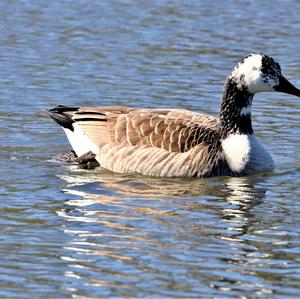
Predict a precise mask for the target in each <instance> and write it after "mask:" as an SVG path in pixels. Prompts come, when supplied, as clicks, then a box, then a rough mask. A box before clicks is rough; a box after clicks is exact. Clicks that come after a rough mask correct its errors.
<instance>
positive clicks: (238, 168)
mask: <svg viewBox="0 0 300 299" xmlns="http://www.w3.org/2000/svg"><path fill="white" fill-rule="evenodd" d="M222 148H223V150H224V154H225V158H226V161H227V163H228V165H229V167H230V168H231V169H232V170H233V171H235V172H243V173H245V174H248V173H251V172H255V171H267V170H272V169H273V168H274V162H273V159H272V157H271V155H270V154H269V153H268V152H267V151H266V149H265V148H264V147H263V146H262V144H261V143H260V142H259V141H258V140H257V138H256V137H255V135H254V134H251V135H247V134H231V135H229V136H228V137H227V138H226V139H224V140H223V141H222Z"/></svg>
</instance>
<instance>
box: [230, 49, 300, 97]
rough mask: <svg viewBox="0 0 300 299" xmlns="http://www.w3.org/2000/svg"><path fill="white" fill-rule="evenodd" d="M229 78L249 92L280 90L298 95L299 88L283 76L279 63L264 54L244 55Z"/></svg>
mask: <svg viewBox="0 0 300 299" xmlns="http://www.w3.org/2000/svg"><path fill="white" fill-rule="evenodd" d="M229 78H231V79H232V80H234V81H235V82H236V83H237V85H238V87H240V88H243V89H246V90H247V91H248V92H249V93H250V94H255V93H258V92H265V91H281V92H285V93H290V94H293V95H297V96H300V94H299V90H298V89H296V88H295V87H294V86H293V85H292V84H291V83H289V82H288V81H287V80H286V79H285V78H284V77H283V75H282V73H281V67H280V65H279V63H278V62H277V61H276V60H275V59H274V58H272V57H271V56H268V55H265V54H250V55H248V56H246V57H245V58H243V59H242V60H241V61H240V63H239V64H238V65H237V66H236V67H235V68H234V69H233V70H232V72H231V74H230V75H229Z"/></svg>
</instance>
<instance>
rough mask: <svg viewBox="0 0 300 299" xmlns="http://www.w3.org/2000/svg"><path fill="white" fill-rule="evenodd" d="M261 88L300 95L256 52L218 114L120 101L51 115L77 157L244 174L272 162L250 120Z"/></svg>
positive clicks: (233, 77) (197, 173)
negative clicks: (142, 106)
mask: <svg viewBox="0 0 300 299" xmlns="http://www.w3.org/2000/svg"><path fill="white" fill-rule="evenodd" d="M263 91H279V92H284V93H288V94H292V95H295V96H300V90H299V89H297V88H296V87H294V86H293V85H292V84H291V83H290V82H289V81H287V80H286V79H285V78H284V77H283V75H282V73H281V68H280V65H279V63H277V62H276V61H275V60H274V59H273V58H272V57H270V56H267V55H264V54H250V55H248V56H246V57H245V58H244V59H242V60H241V61H240V63H239V64H238V65H237V66H236V67H235V68H234V69H233V70H232V72H231V73H230V75H229V76H228V78H227V80H226V83H225V87H224V93H223V98H222V100H221V109H220V119H217V118H214V117H211V116H207V115H203V114H198V113H195V112H192V111H188V110H183V109H138V108H129V107H122V106H112V107H97V108H77V107H76V108H75V107H66V106H58V107H56V108H54V109H50V110H48V113H49V115H50V117H51V118H53V119H54V120H55V121H56V122H57V123H58V124H59V125H61V126H62V127H63V129H64V131H65V133H66V135H67V137H68V139H69V141H70V144H71V145H72V147H73V149H74V151H75V153H76V154H77V156H78V157H79V160H80V157H82V158H83V159H85V160H89V159H93V158H95V159H96V160H97V161H98V162H99V164H100V165H101V166H102V167H104V168H107V169H109V170H112V171H115V172H119V173H129V172H137V173H141V174H144V175H151V176H161V177H172V176H182V177H198V178H200V177H210V176H220V175H230V176H241V175H247V174H251V173H253V172H256V171H270V170H272V169H273V167H274V163H273V160H272V157H271V156H270V154H269V153H268V152H267V151H266V150H265V148H264V147H263V146H262V144H261V143H260V142H259V141H258V140H257V138H256V137H255V135H254V132H253V129H252V124H251V105H252V99H253V96H254V94H256V93H258V92H263Z"/></svg>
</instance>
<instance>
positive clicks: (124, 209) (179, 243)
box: [57, 170, 266, 287]
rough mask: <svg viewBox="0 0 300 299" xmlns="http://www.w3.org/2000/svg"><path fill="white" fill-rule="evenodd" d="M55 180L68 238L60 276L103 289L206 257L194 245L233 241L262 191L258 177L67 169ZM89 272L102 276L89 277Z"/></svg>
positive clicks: (236, 240)
mask: <svg viewBox="0 0 300 299" xmlns="http://www.w3.org/2000/svg"><path fill="white" fill-rule="evenodd" d="M61 178H62V179H64V180H65V182H66V185H65V187H64V188H63V191H64V192H66V193H67V194H69V195H70V200H68V201H66V202H65V206H64V208H63V209H60V210H59V211H57V214H58V215H59V216H61V217H62V218H64V219H65V220H67V221H66V222H65V229H64V231H65V233H66V234H67V235H68V236H71V240H70V241H69V242H68V243H67V244H66V246H65V249H66V252H65V256H62V257H61V258H62V259H63V260H65V261H67V262H68V265H69V269H68V270H67V271H66V276H68V277H70V275H71V276H72V277H73V278H74V277H80V278H78V279H80V280H85V281H86V282H87V283H88V284H92V285H95V284H96V285H97V284H98V285H101V286H118V287H119V286H120V285H122V284H123V283H124V284H125V281H127V282H128V280H138V279H140V278H138V277H143V275H144V276H145V277H149V276H150V277H152V276H155V275H159V273H160V271H162V269H161V265H163V264H165V263H170V261H172V265H173V263H175V264H176V263H177V262H178V263H182V262H181V259H184V262H185V263H186V266H187V267H188V268H190V267H191V269H195V265H194V263H195V259H199V261H201V259H202V258H203V256H202V255H206V254H209V250H206V251H205V253H204V251H203V252H202V251H201V250H200V251H199V242H200V243H201V246H203V250H205V248H206V246H208V247H210V246H211V245H212V244H215V243H216V240H217V239H219V240H223V241H224V240H225V241H226V242H227V241H228V240H229V242H231V244H234V246H238V245H237V244H239V243H240V242H241V239H240V238H241V236H242V235H243V234H246V233H247V232H248V230H249V229H251V228H252V227H253V225H254V224H255V207H256V206H257V205H259V204H260V203H261V202H263V201H264V197H265V193H266V190H265V189H264V188H263V187H261V186H262V185H263V181H264V178H261V177H239V178H234V177H225V178H222V179H220V178H212V179H205V180H187V179H157V178H149V177H141V176H135V175H116V174H112V173H110V172H108V171H94V172H89V171H84V170H77V171H75V172H74V170H71V171H70V173H69V174H68V175H65V176H63V177H61ZM182 248H185V250H183V249H182ZM196 249H197V250H196ZM190 252H192V253H193V254H196V255H198V254H199V255H200V256H196V257H195V256H193V254H191V256H189V255H190ZM171 256H172V258H171ZM177 259H178V260H177ZM172 265H169V266H170V267H171V268H172ZM180 265H182V264H180ZM83 269H84V271H83ZM199 269H200V268H199ZM199 269H198V270H199ZM198 270H197V271H198ZM200 270H201V269H200ZM174 271H176V270H174ZM88 272H93V273H99V272H101V273H102V274H103V273H104V274H103V275H104V278H103V279H101V280H95V279H93V281H92V280H91V278H90V277H91V276H93V275H92V274H87V273H88ZM127 287H128V285H127Z"/></svg>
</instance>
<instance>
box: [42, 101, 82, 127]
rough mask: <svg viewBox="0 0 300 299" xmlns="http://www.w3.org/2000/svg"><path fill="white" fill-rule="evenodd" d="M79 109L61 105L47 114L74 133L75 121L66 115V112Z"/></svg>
mask: <svg viewBox="0 0 300 299" xmlns="http://www.w3.org/2000/svg"><path fill="white" fill-rule="evenodd" d="M78 109H79V108H76V107H67V106H62V105H59V106H57V107H55V108H53V109H49V110H46V112H47V113H48V114H49V116H50V117H51V118H52V119H53V120H54V121H55V122H57V123H58V124H59V125H61V126H62V127H64V128H66V129H69V130H71V131H73V130H74V128H73V123H74V121H73V120H72V118H71V117H70V116H68V115H67V114H65V112H68V111H77V110H78Z"/></svg>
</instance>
